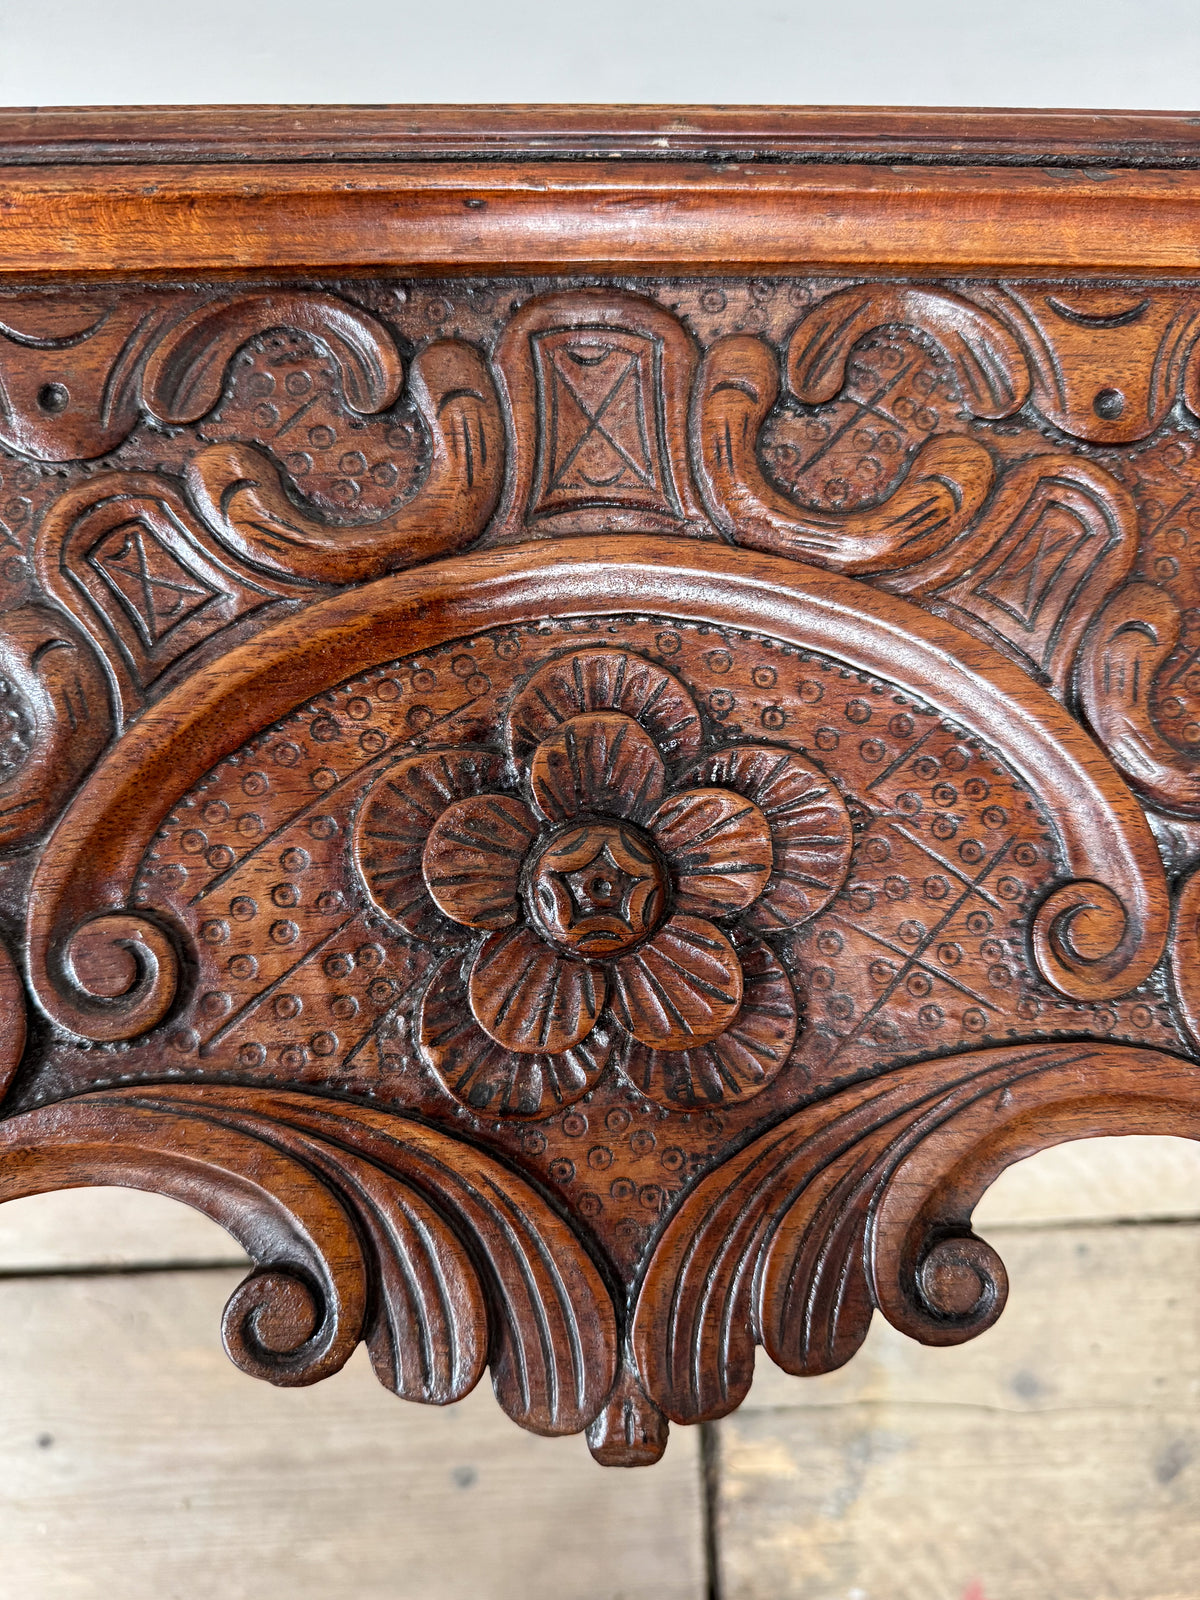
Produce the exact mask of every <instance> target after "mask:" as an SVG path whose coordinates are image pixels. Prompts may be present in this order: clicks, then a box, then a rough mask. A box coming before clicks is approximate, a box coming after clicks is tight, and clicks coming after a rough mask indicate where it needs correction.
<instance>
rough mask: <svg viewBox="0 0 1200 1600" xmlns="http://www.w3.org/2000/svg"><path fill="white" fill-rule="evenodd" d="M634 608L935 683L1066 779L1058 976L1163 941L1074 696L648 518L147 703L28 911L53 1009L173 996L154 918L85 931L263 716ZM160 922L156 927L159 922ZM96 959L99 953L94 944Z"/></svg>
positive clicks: (322, 605) (812, 578)
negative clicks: (111, 970) (108, 952)
mask: <svg viewBox="0 0 1200 1600" xmlns="http://www.w3.org/2000/svg"><path fill="white" fill-rule="evenodd" d="M551 608H553V609H554V610H555V612H556V614H557V615H558V616H560V617H563V616H568V615H573V616H580V617H586V616H588V615H603V614H611V613H613V612H614V611H616V612H619V611H621V610H622V609H630V610H633V611H636V612H645V611H647V610H649V611H650V612H651V613H656V614H665V615H667V616H671V615H673V614H674V615H678V616H682V617H688V618H690V619H692V620H707V621H709V622H711V623H713V624H716V625H718V626H725V627H734V628H737V627H746V628H750V629H753V630H757V631H761V632H764V633H766V634H768V635H770V636H772V637H774V638H776V639H778V640H780V641H781V642H783V643H786V644H788V645H790V646H793V647H797V648H800V649H812V650H817V651H823V652H826V653H828V654H830V655H832V656H833V657H835V658H836V659H838V660H840V661H842V662H844V663H845V664H846V665H847V667H848V668H849V669H851V670H860V671H864V672H869V673H874V674H878V675H881V676H884V677H886V678H888V679H889V680H890V681H894V682H898V683H900V684H901V685H906V686H908V687H909V689H910V692H915V693H916V694H917V695H918V696H919V697H921V698H922V699H924V698H926V697H928V696H930V694H931V692H935V693H936V697H937V702H938V704H939V705H940V707H941V708H942V710H943V711H944V712H945V713H946V714H947V715H949V716H950V717H952V718H953V719H954V720H955V722H956V723H957V724H959V725H961V726H963V727H964V728H966V729H968V730H971V731H973V732H974V733H975V735H976V736H977V737H979V738H980V739H982V740H983V741H984V743H985V744H988V745H991V746H993V747H996V748H997V749H999V750H1000V751H1001V752H1002V753H1003V754H1004V756H1005V759H1007V760H1008V761H1009V762H1010V763H1011V764H1012V765H1013V766H1014V767H1015V768H1016V770H1017V771H1018V772H1019V773H1020V774H1021V775H1022V776H1023V777H1024V778H1025V780H1026V781H1027V782H1028V783H1029V784H1030V786H1031V787H1032V789H1033V790H1034V792H1035V793H1053V794H1056V795H1060V796H1063V797H1065V803H1064V805H1063V808H1062V814H1061V822H1060V838H1061V851H1062V858H1063V861H1064V863H1065V866H1066V870H1067V874H1068V875H1069V876H1068V878H1067V881H1065V882H1060V884H1059V886H1058V887H1057V888H1054V889H1052V891H1051V893H1050V894H1049V896H1048V898H1047V899H1046V900H1045V901H1043V903H1042V904H1041V906H1040V907H1038V908H1037V909H1036V910H1035V911H1034V913H1033V916H1032V928H1031V937H1032V941H1033V947H1034V952H1035V956H1036V959H1037V961H1038V965H1039V966H1040V968H1041V971H1042V973H1043V975H1044V976H1045V977H1046V978H1047V979H1048V981H1050V982H1051V983H1053V984H1054V985H1055V987H1057V988H1058V989H1060V990H1061V991H1062V992H1063V993H1065V994H1067V995H1069V996H1071V997H1073V998H1078V999H1086V1000H1098V999H1107V998H1111V997H1113V996H1115V995H1118V994H1122V993H1124V992H1126V991H1127V990H1129V989H1132V988H1134V987H1136V986H1137V984H1139V983H1140V982H1141V981H1142V980H1143V979H1144V978H1145V977H1146V976H1148V974H1149V973H1150V971H1151V970H1152V969H1153V967H1154V966H1155V964H1156V963H1157V961H1158V960H1159V958H1160V956H1161V955H1162V952H1163V949H1164V946H1165V943H1166V936H1167V921H1168V913H1167V906H1166V894H1165V881H1164V879H1163V875H1162V868H1161V866H1160V865H1159V864H1158V857H1157V853H1156V851H1155V849H1154V846H1153V839H1152V835H1151V833H1150V830H1149V826H1148V824H1147V822H1146V819H1145V816H1144V814H1143V813H1142V811H1141V809H1140V808H1139V807H1138V805H1137V803H1136V802H1135V801H1134V800H1133V798H1132V796H1131V795H1130V794H1129V792H1128V790H1127V789H1126V788H1125V786H1124V784H1123V783H1122V782H1121V781H1120V779H1119V778H1118V777H1117V775H1116V774H1115V773H1114V772H1113V771H1112V769H1111V768H1110V767H1109V766H1108V764H1107V763H1106V762H1105V761H1104V760H1103V758H1102V757H1101V756H1100V755H1099V753H1098V752H1097V750H1096V748H1095V746H1094V745H1093V744H1092V742H1091V740H1090V739H1088V738H1087V736H1086V735H1085V734H1083V733H1082V731H1081V730H1080V729H1079V727H1078V725H1077V724H1076V723H1075V722H1074V721H1073V719H1072V718H1071V717H1069V716H1068V715H1067V713H1066V712H1065V711H1064V710H1063V708H1062V707H1061V706H1060V705H1059V704H1058V703H1057V702H1056V701H1055V700H1054V699H1052V698H1051V697H1050V696H1049V695H1048V694H1046V693H1045V692H1044V691H1041V690H1038V689H1037V688H1036V687H1035V686H1034V685H1032V684H1031V683H1030V682H1029V680H1028V679H1027V678H1026V677H1025V676H1024V674H1020V673H1019V672H1018V669H1015V668H1014V667H1013V666H1012V664H1011V663H1009V662H1007V661H1005V660H1004V659H1003V658H1001V657H999V656H998V655H997V654H995V653H994V652H992V651H991V650H989V649H988V647H987V646H985V645H983V644H981V643H980V642H979V641H975V640H971V639H970V638H969V636H967V635H965V634H964V633H962V632H961V631H960V630H959V629H957V628H955V627H953V626H952V625H951V624H949V623H947V622H945V621H943V620H942V619H940V618H937V617H931V616H927V615H926V614H925V613H923V612H921V611H919V610H917V609H916V608H913V607H910V606H909V605H908V603H907V602H905V601H903V600H901V599H899V598H897V597H896V596H892V595H881V594H877V593H875V592H874V591H872V590H870V589H868V588H867V587H866V586H864V585H862V584H860V583H857V582H855V581H854V580H852V579H847V578H843V577H841V576H839V575H837V574H833V573H828V572H821V571H819V570H817V569H815V568H806V567H804V566H802V565H800V564H798V563H794V562H789V561H785V560H782V559H780V558H777V557H771V556H761V555H753V554H749V553H747V552H744V551H729V550H720V549H714V548H713V547H711V546H709V547H697V546H693V545H690V544H689V543H688V542H686V541H680V540H669V539H668V540H656V539H651V538H608V539H605V538H601V539H591V540H583V539H579V540H571V541H567V542H565V543H563V544H562V545H560V546H558V547H556V548H554V549H552V550H546V549H545V548H542V547H537V546H527V547H526V548H524V549H519V550H500V551H485V552H477V553H476V554H474V555H471V556H464V557H458V558H455V559H453V560H450V561H446V562H443V563H440V564H438V565H435V566H431V567H428V568H425V569H422V570H420V571H416V572H411V573H404V574H397V575H394V576H391V577H388V578H384V579H380V580H378V581H377V582H376V583H375V584H373V585H371V586H369V587H366V588H364V589H360V590H358V591H355V592H354V593H351V594H346V595H335V596H333V597H331V598H329V599H327V600H324V601H321V602H319V603H318V604H316V605H314V606H313V607H311V608H310V609H309V611H308V612H307V613H306V625H305V628H304V630H303V632H302V634H301V635H300V636H297V632H296V630H295V628H294V627H293V626H291V625H290V624H277V625H274V626H272V627H270V628H268V629H266V630H264V632H263V633H261V634H260V635H259V636H258V637H257V639H256V640H255V641H254V644H253V647H252V648H251V647H248V646H243V647H239V648H237V649H235V650H232V651H230V652H228V653H227V654H226V655H225V656H224V657H222V658H221V660H220V661H219V662H218V663H216V664H213V665H211V666H207V667H204V668H202V669H200V670H198V671H197V672H196V673H195V674H194V675H193V677H192V679H191V680H190V681H189V682H188V683H187V684H186V685H185V686H183V687H181V688H180V689H178V690H175V691H173V692H171V693H170V694H168V695H167V696H166V697H165V698H164V699H163V700H162V701H160V702H158V704H157V705H155V706H152V707H150V708H149V709H148V710H147V711H146V712H144V713H143V715H142V717H141V718H140V720H139V721H138V723H137V724H136V725H135V726H134V727H133V728H131V729H130V730H129V732H128V733H127V734H126V736H125V737H124V739H123V740H122V741H121V743H120V744H119V745H118V746H117V747H116V748H115V749H114V750H113V751H112V753H111V754H110V755H109V757H108V758H107V760H106V761H105V762H104V763H103V764H102V765H101V767H100V768H99V769H98V770H97V772H96V773H95V775H94V776H93V778H92V780H91V781H90V782H89V783H88V784H87V785H85V786H84V788H83V789H82V791H81V792H80V794H79V795H78V796H77V798H76V800H75V802H74V804H73V806H72V807H71V809H70V811H69V812H68V814H67V817H66V819H65V820H64V823H63V825H62V826H60V828H59V829H58V830H57V832H56V834H55V836H54V838H53V840H52V841H51V843H50V845H49V846H48V847H47V848H46V850H45V851H44V853H43V855H42V858H41V861H40V863H39V866H38V870H37V873H36V875H35V878H34V882H33V887H32V893H31V897H30V912H29V921H28V942H29V972H30V981H31V984H32V987H33V989H34V992H35V994H36V996H37V998H38V1000H39V1002H40V1003H41V1005H42V1006H43V1007H44V1008H45V1009H46V1011H47V1012H48V1013H49V1014H50V1015H51V1016H52V1017H54V1018H55V1019H56V1020H57V1021H59V1022H60V1023H61V1024H62V1025H63V1026H64V1027H66V1028H68V1029H69V1030H71V1031H73V1032H75V1033H77V1034H79V1035H80V1036H81V1037H84V1038H93V1039H99V1038H107V1039H122V1038H132V1037H135V1036H136V1035H137V1034H139V1033H141V1032H144V1031H145V1030H146V1029H147V1028H149V1027H151V1026H153V1024H154V1023H155V1022H157V1021H159V1020H160V1019H161V1018H162V1017H163V1016H164V1015H165V1014H166V1011H167V1009H168V1008H169V1006H170V1003H171V999H172V996H173V994H174V989H175V971H174V967H173V965H172V958H171V954H170V949H169V946H168V945H167V944H166V943H165V936H164V934H163V932H162V930H161V929H159V928H158V926H157V924H154V923H152V922H150V921H149V920H148V919H147V918H142V919H141V921H142V923H143V925H144V927H145V929H146V930H147V931H146V932H145V933H144V934H143V935H142V936H141V937H140V942H141V944H142V945H143V946H144V947H145V949H146V950H147V951H148V952H149V955H148V956H139V954H138V951H137V950H136V949H134V950H132V951H131V954H132V956H133V957H134V962H135V965H138V963H139V962H141V965H138V970H137V972H136V973H135V972H132V971H130V967H129V956H128V955H127V956H125V957H122V958H121V960H122V961H123V962H124V971H125V973H126V978H127V981H126V987H125V989H124V990H123V991H121V992H117V990H116V988H114V987H113V985H112V984H111V983H110V985H109V986H108V987H107V988H105V989H103V990H101V991H99V992H98V991H96V990H95V989H89V988H88V986H87V983H86V981H84V979H83V975H82V974H81V972H80V970H79V967H78V965H77V964H76V965H73V961H74V956H73V951H74V949H75V941H76V939H77V937H78V936H79V935H80V932H81V930H82V929H83V928H84V926H85V925H86V924H87V923H89V922H90V921H91V920H92V919H94V918H97V917H105V918H111V917H116V918H117V919H118V920H119V921H120V922H121V924H122V931H120V932H119V933H118V931H117V930H116V928H115V927H114V928H113V931H112V941H113V942H114V943H117V944H119V943H120V941H121V940H125V941H128V940H129V939H130V938H131V937H132V935H131V932H130V929H129V927H128V925H127V924H128V923H129V922H130V921H131V920H137V914H136V913H134V912H131V911H129V910H128V909H127V907H126V900H127V897H128V895H129V894H130V892H131V887H132V885H133V882H134V879H135V876H136V874H137V871H138V867H139V864H140V862H141V859H142V856H143V853H144V851H145V850H146V848H147V846H148V845H149V843H150V841H151V839H152V838H153V836H154V833H155V830H156V829H157V828H158V826H159V824H160V822H161V819H162V817H163V815H164V814H165V812H166V811H167V810H169V808H170V807H171V805H172V804H173V802H174V801H175V800H176V799H178V798H179V797H180V796H181V795H183V794H184V793H186V792H187V790H188V789H189V788H190V787H191V786H192V785H193V784H195V783H196V782H198V781H199V779H200V778H201V777H203V775H204V774H205V773H206V772H207V771H208V770H210V768H211V767H212V766H213V765H214V764H215V763H216V762H217V761H218V760H220V759H221V758H222V757H224V756H226V755H229V754H232V753H233V752H234V751H236V750H237V748H238V747H239V746H240V745H241V744H242V743H243V742H244V741H245V739H247V738H248V737H249V736H250V735H251V734H253V733H255V732H257V731H258V730H260V729H262V728H264V727H267V726H269V725H270V724H271V723H272V722H274V721H276V720H278V719H279V718H281V717H283V716H285V715H286V714H287V713H288V712H290V711H291V710H293V709H294V708H295V707H296V706H298V705H301V704H303V703H304V702H305V701H306V700H308V699H311V698H312V697H313V696H315V695H317V694H320V693H322V692H323V691H324V690H326V689H328V688H330V687H332V686H334V685H336V684H338V683H341V682H344V681H346V680H347V679H349V678H352V677H353V676H354V675H355V674H357V673H361V672H364V671H366V670H367V669H369V668H371V667H373V666H375V665H377V664H378V663H380V662H382V661H388V660H391V659H393V658H396V657H399V656H401V655H404V654H406V653H410V652H412V651H413V650H419V649H424V648H428V647H431V646H435V645H438V644H441V643H445V642H447V641H448V640H451V639H454V638H459V637H462V636H463V635H464V634H466V633H469V632H470V631H471V630H472V629H478V628H481V627H488V628H503V627H505V626H514V625H517V624H523V623H525V622H527V621H528V619H529V618H530V617H536V616H541V615H543V614H545V613H546V612H547V611H548V610H549V609H551ZM156 939H157V941H158V943H156V942H155V940H156ZM88 964H90V965H91V966H92V967H96V966H97V965H98V964H99V965H102V963H99V958H98V957H97V956H96V954H95V951H94V950H93V951H92V954H91V956H90V958H89V963H88Z"/></svg>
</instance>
